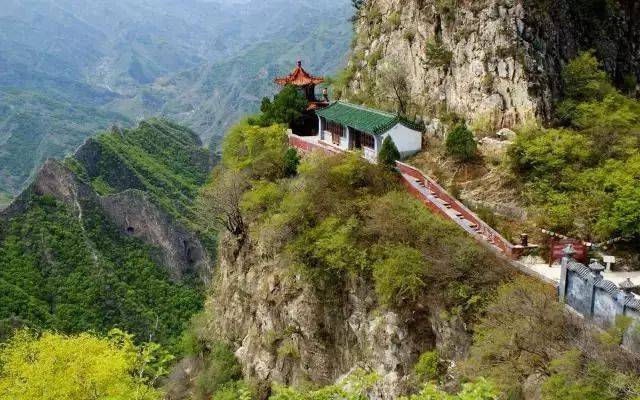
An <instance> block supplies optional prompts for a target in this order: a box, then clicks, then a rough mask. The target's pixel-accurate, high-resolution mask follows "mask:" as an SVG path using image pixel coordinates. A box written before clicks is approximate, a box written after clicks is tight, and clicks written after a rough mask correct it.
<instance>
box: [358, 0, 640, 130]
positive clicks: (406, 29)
mask: <svg viewBox="0 0 640 400" xmlns="http://www.w3.org/2000/svg"><path fill="white" fill-rule="evenodd" d="M367 3H368V5H367V6H365V7H364V8H363V10H362V17H361V18H358V19H357V21H356V42H355V43H356V45H355V48H354V50H353V54H354V56H353V57H352V60H351V63H350V66H351V67H352V68H353V78H352V79H351V83H350V85H349V88H350V90H349V92H350V93H351V95H350V97H355V98H358V97H362V96H371V95H374V96H375V95H376V93H375V92H376V90H375V89H374V90H371V87H372V85H373V86H375V82H376V80H378V79H379V72H380V70H381V68H382V66H383V65H384V64H385V63H390V64H396V65H399V66H400V70H401V71H403V72H404V73H405V74H406V79H407V83H408V87H409V92H410V94H411V96H410V97H411V101H412V102H413V103H414V104H415V105H416V110H415V111H416V112H417V113H418V115H429V116H434V115H438V114H439V113H442V112H455V113H457V114H460V115H462V116H463V117H465V118H466V119H468V120H470V121H471V122H474V123H476V124H481V125H485V126H487V125H488V126H490V128H493V129H498V128H501V127H512V126H515V125H517V124H520V123H523V122H526V121H531V120H533V119H538V118H542V119H548V118H550V117H551V108H552V105H553V102H554V101H555V99H557V98H558V96H559V95H560V93H561V90H562V80H561V71H562V68H563V66H564V65H565V64H566V63H567V62H568V61H569V60H570V59H572V58H574V57H575V56H576V55H577V54H578V52H579V51H582V50H588V49H591V48H593V49H595V50H596V52H597V55H598V57H599V58H600V59H602V60H603V62H604V66H605V68H606V70H607V71H608V72H609V73H610V75H611V76H612V77H613V78H614V80H615V81H616V82H617V83H621V82H623V81H624V80H625V79H627V78H631V79H630V80H631V81H633V78H635V79H636V81H637V80H640V79H639V78H640V22H639V21H640V19H639V18H638V17H639V16H640V3H638V2H636V1H631V0H620V1H616V2H605V1H602V2H590V4H591V5H587V4H584V3H585V2H580V1H578V0H561V1H557V2H554V3H553V5H552V6H548V7H547V6H545V4H546V3H545V2H540V1H530V0H478V1H467V2H460V1H458V2H452V1H451V2H447V1H436V0H423V1H418V0H371V1H369V2H367ZM599 3H602V4H603V5H602V6H601V8H602V9H600V8H598V7H600V6H598V5H597V4H599ZM605 4H611V5H610V6H607V5H605ZM372 92H373V93H372Z"/></svg>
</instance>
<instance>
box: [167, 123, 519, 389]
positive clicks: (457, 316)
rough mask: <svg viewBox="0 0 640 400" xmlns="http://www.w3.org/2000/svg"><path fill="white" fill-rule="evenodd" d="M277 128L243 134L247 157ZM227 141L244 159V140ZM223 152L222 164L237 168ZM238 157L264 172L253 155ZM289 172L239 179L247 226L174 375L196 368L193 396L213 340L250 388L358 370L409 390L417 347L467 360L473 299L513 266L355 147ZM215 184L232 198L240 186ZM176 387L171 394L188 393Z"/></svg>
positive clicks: (205, 375)
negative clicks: (250, 140) (248, 141)
mask: <svg viewBox="0 0 640 400" xmlns="http://www.w3.org/2000/svg"><path fill="white" fill-rule="evenodd" d="M238 129H242V127H240V128H238ZM245 129H248V130H249V129H250V128H245ZM277 133H278V132H277V130H276V129H273V128H272V129H263V130H262V131H259V130H258V131H252V134H254V135H258V134H261V135H263V140H261V141H260V143H265V144H264V145H263V146H264V147H265V148H260V149H259V151H256V149H253V148H252V149H251V150H249V151H250V154H255V155H256V156H257V157H263V155H264V154H274V153H276V154H277V152H279V151H280V150H279V141H278V140H276V138H277V137H278V136H277ZM267 135H274V136H275V137H273V138H271V137H270V138H269V139H268V140H267V139H266V138H267ZM227 140H230V139H227ZM271 146H273V147H275V148H271ZM285 148H286V147H285ZM229 149H230V148H229ZM233 149H235V150H232V151H237V156H238V157H242V159H243V160H244V157H246V156H247V152H246V151H247V148H245V147H244V145H242V144H238V145H237V146H234V147H233ZM230 152H231V151H229V152H226V153H224V157H223V160H225V161H226V164H225V165H235V164H232V161H230V158H232V157H234V156H233V155H230ZM249 157H251V156H249ZM245 161H246V160H245ZM273 163H274V164H275V165H274V169H275V170H276V171H277V170H280V169H281V167H280V166H279V165H278V164H277V161H276V160H273ZM242 165H243V166H247V165H250V167H249V168H255V169H254V170H253V172H254V173H264V170H263V168H265V162H264V160H263V159H261V158H258V161H256V163H255V164H253V165H252V163H251V162H245V163H243V164H242ZM251 165H252V166H251ZM268 165H269V166H271V165H273V164H271V163H269V164H268ZM299 171H300V172H299V174H298V175H297V176H295V177H293V178H290V179H282V178H278V177H277V175H276V178H271V179H269V178H265V179H264V180H262V181H255V182H254V183H253V186H252V187H250V188H245V189H248V191H247V192H246V193H245V194H244V195H243V196H242V198H243V200H242V201H241V203H240V204H241V206H240V207H241V218H242V220H243V223H242V224H240V226H242V227H243V228H242V230H241V231H239V232H238V230H233V231H234V234H231V233H227V234H225V235H224V236H223V238H222V240H221V241H220V245H219V248H220V250H219V254H218V256H219V257H218V261H219V264H218V267H217V269H216V278H215V279H214V281H213V285H212V291H211V293H212V294H211V296H210V298H209V299H208V301H207V306H206V310H205V313H204V315H203V316H201V317H200V318H198V319H197V320H196V322H195V323H194V324H195V327H194V332H195V335H196V337H197V338H198V340H194V342H197V343H204V346H202V347H198V348H197V349H196V350H194V351H193V354H195V355H196V356H195V357H194V358H193V359H191V360H188V361H186V362H185V363H184V364H183V365H182V369H181V370H180V372H176V374H175V375H174V376H176V377H178V376H183V377H184V376H191V379H193V374H194V371H195V372H196V375H198V376H199V377H198V378H197V379H194V380H193V381H194V382H196V389H197V390H199V392H198V391H197V393H200V395H199V396H196V398H198V399H199V398H203V399H205V398H210V396H211V395H214V398H215V394H214V392H215V388H216V386H215V384H216V383H217V382H215V379H213V378H211V376H215V375H214V374H215V371H216V368H219V367H217V366H216V364H215V362H214V361H215V357H216V355H215V354H214V355H211V354H210V351H211V349H215V348H216V346H217V345H216V343H218V342H224V343H228V344H229V346H230V347H231V348H233V349H234V351H235V355H236V357H237V358H238V360H239V362H240V365H241V366H242V372H243V376H244V378H245V379H246V380H247V381H249V382H255V383H256V385H255V386H257V387H259V388H260V390H259V393H260V394H261V395H262V397H260V398H266V397H265V396H266V395H267V394H268V393H269V389H268V388H270V387H271V385H272V383H275V384H285V385H292V386H294V387H298V388H303V387H317V386H321V385H326V384H331V383H333V382H335V381H337V380H339V379H340V378H341V377H344V376H346V375H348V374H350V373H351V372H354V371H356V370H364V371H367V372H371V373H375V374H376V375H377V378H378V379H377V381H376V384H375V387H374V388H373V389H372V392H371V398H375V399H394V398H397V397H398V396H399V395H401V394H403V393H407V392H409V391H411V390H412V389H414V388H415V387H416V381H415V378H414V374H413V368H414V365H415V364H416V362H417V360H418V359H419V357H420V356H421V355H422V354H423V353H425V352H429V351H434V352H437V354H439V356H440V357H442V358H443V359H446V360H448V361H451V362H455V361H458V360H461V359H463V358H464V357H465V356H466V355H467V351H468V348H469V346H470V340H471V339H470V332H469V324H470V323H471V322H472V321H471V319H470V318H469V317H470V316H471V315H472V311H471V310H473V309H474V308H475V307H477V306H478V305H479V304H481V303H482V301H483V300H482V299H484V298H486V295H487V294H488V292H489V291H491V290H492V289H491V288H492V287H495V285H497V284H498V282H500V281H502V280H503V279H505V278H506V277H507V276H508V275H509V272H508V270H507V269H506V268H505V264H504V263H503V262H502V261H501V260H500V259H498V258H496V257H495V256H494V255H493V254H492V253H490V252H489V251H488V250H487V249H484V248H482V247H480V246H479V245H478V244H477V243H475V242H473V241H472V240H471V239H469V238H468V237H466V236H465V234H464V232H462V231H461V230H458V229H457V228H456V227H455V226H453V225H452V224H449V223H447V222H445V221H443V220H440V219H438V217H436V216H434V215H432V214H430V213H429V211H428V210H427V209H426V208H425V207H424V206H423V205H422V204H420V203H418V202H416V201H414V200H413V199H411V198H410V197H409V196H408V195H407V194H406V193H404V191H402V189H401V188H400V187H399V185H398V182H397V178H396V177H395V176H394V175H392V174H391V173H390V172H389V171H387V170H385V169H384V168H383V167H381V166H377V165H372V164H369V163H366V162H365V161H362V160H361V159H360V158H359V157H358V156H357V155H344V156H335V157H322V156H321V155H316V156H310V157H309V158H307V159H305V161H304V162H303V165H301V166H300V169H299ZM229 173H231V174H233V172H229ZM232 176H233V175H232ZM267 176H272V174H270V173H269V174H268V175H267ZM217 182H225V180H224V179H219V180H217ZM220 187H221V188H220V189H217V190H220V191H223V192H224V193H225V194H224V195H223V196H224V199H225V200H226V205H227V207H231V206H230V205H232V204H233V200H232V199H233V198H236V199H237V198H238V197H237V189H238V188H237V186H235V185H221V186H220ZM233 193H236V194H233ZM226 210H227V211H226V212H229V213H230V214H228V215H234V216H235V217H236V219H237V217H238V216H237V214H236V211H237V210H235V209H234V208H233V207H231V208H227V209H226ZM471 259H472V260H473V262H470V260H471ZM434 354H435V353H434ZM212 359H213V360H212ZM198 360H200V361H201V362H200V363H198ZM198 365H200V366H202V365H204V369H205V371H204V372H199V369H198V368H193V366H198ZM182 381H183V382H184V381H189V379H182ZM180 391H182V392H183V393H184V392H185V389H184V388H181V389H180V390H176V391H175V393H174V392H172V396H174V397H171V398H184V397H181V395H180V393H179V392H180Z"/></svg>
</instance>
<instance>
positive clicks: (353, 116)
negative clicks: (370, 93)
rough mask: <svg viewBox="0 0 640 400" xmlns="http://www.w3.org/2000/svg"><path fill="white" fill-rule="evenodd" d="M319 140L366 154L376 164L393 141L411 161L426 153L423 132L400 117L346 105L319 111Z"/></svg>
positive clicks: (336, 104) (332, 105)
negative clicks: (390, 140) (383, 143)
mask: <svg viewBox="0 0 640 400" xmlns="http://www.w3.org/2000/svg"><path fill="white" fill-rule="evenodd" d="M316 115H317V116H318V122H317V123H318V132H319V133H318V136H319V140H321V141H323V142H325V143H328V144H330V145H333V146H336V147H338V148H340V149H341V150H362V151H363V152H364V156H365V158H367V159H368V160H371V161H376V160H377V158H378V153H379V152H380V149H381V148H382V142H383V141H384V140H385V139H386V138H387V137H391V139H393V142H394V143H395V145H396V147H397V148H398V151H400V155H401V156H402V157H408V156H410V155H412V154H415V153H417V152H419V151H420V150H421V149H422V132H421V130H420V129H419V128H418V126H416V125H415V124H413V123H410V122H408V121H406V120H404V119H402V118H401V117H399V116H398V115H395V114H391V113H387V112H384V111H380V110H375V109H372V108H368V107H364V106H359V105H355V104H350V103H347V102H343V101H336V102H334V103H331V105H329V106H328V107H325V108H322V109H318V110H316Z"/></svg>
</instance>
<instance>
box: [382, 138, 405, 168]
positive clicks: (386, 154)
mask: <svg viewBox="0 0 640 400" xmlns="http://www.w3.org/2000/svg"><path fill="white" fill-rule="evenodd" d="M399 159H400V152H399V151H398V148H397V147H396V144H395V143H393V139H391V136H387V137H386V138H385V139H384V142H382V148H381V149H380V153H378V162H379V163H380V164H382V165H384V166H386V167H387V168H394V167H395V165H396V161H397V160H399Z"/></svg>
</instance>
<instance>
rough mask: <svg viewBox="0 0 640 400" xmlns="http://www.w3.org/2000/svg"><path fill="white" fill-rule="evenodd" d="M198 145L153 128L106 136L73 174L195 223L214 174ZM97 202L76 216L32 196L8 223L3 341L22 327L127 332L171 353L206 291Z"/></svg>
mask: <svg viewBox="0 0 640 400" xmlns="http://www.w3.org/2000/svg"><path fill="white" fill-rule="evenodd" d="M199 143H200V142H199V139H198V138H197V136H196V135H195V134H194V133H193V132H191V131H190V130H188V129H186V128H182V127H179V126H176V125H173V124H171V123H169V122H165V121H158V120H151V121H147V122H142V123H141V124H140V126H139V127H138V128H136V129H130V130H124V131H118V132H110V133H104V134H102V135H99V136H98V137H97V138H96V139H94V140H93V141H92V142H90V143H87V144H86V145H85V146H83V148H82V149H81V150H79V151H78V152H77V155H76V156H75V157H72V158H69V159H68V160H67V161H66V165H68V166H70V167H71V169H72V170H74V171H76V175H77V176H78V179H80V180H83V181H85V182H86V183H89V184H91V186H92V187H93V188H94V189H95V190H96V192H99V193H101V194H109V193H115V192H119V191H122V190H126V189H130V188H134V189H138V190H142V191H145V192H148V193H150V194H151V197H152V198H153V199H154V200H155V202H156V203H157V204H159V205H160V206H161V208H162V209H164V210H165V211H166V212H168V213H169V214H174V215H177V214H180V215H183V216H185V217H186V216H188V215H189V212H188V209H189V208H190V204H191V199H192V198H193V196H194V195H195V192H196V190H197V186H198V185H200V184H201V183H203V181H204V179H205V177H206V175H207V171H208V167H209V165H208V157H207V153H206V151H204V150H202V149H201V148H200V147H199ZM114 172H115V173H116V175H114ZM71 189H73V188H71ZM97 199H98V198H97V197H95V196H85V197H79V198H78V199H77V204H74V205H73V207H70V206H69V205H68V204H65V203H63V202H62V201H60V200H57V199H55V198H53V197H52V196H49V195H44V196H39V195H36V194H35V193H34V192H33V191H32V190H28V191H27V192H26V193H25V194H23V196H22V197H21V201H22V202H24V203H25V205H23V207H22V212H18V213H17V215H16V214H15V213H13V217H12V218H10V219H9V218H8V217H5V218H4V220H3V219H2V218H1V217H2V216H1V215H0V338H1V337H2V335H4V334H7V333H8V330H9V328H11V327H14V326H21V325H26V326H29V327H34V328H37V329H54V330H59V331H61V332H65V333H74V332H82V331H95V332H98V333H104V332H107V331H109V330H110V329H111V328H114V327H118V328H121V329H123V330H125V331H127V332H130V333H133V334H135V335H136V339H137V340H140V341H148V340H154V341H157V342H160V343H164V344H172V343H175V339H176V338H177V336H178V335H179V334H180V332H181V331H182V329H183V325H184V323H185V322H186V321H187V320H188V319H189V317H190V316H191V315H192V314H193V313H194V312H195V311H196V310H198V309H199V308H200V307H201V303H202V293H201V289H199V284H198V283H197V282H193V281H189V282H180V281H178V282H176V281H173V280H172V279H170V273H169V271H168V267H169V266H165V265H161V264H160V263H159V261H157V257H155V256H154V254H155V252H156V250H155V249H154V248H152V247H150V246H147V245H145V244H144V243H143V242H142V241H141V240H139V239H136V238H134V237H133V236H129V235H127V234H126V233H125V232H123V230H122V229H121V228H119V227H118V226H116V225H115V224H114V223H113V222H112V221H111V220H110V219H109V217H108V216H107V215H106V214H105V213H104V212H103V210H102V208H101V206H100V202H99V201H98V200H97ZM77 207H79V208H80V210H81V213H78V212H77Z"/></svg>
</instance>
